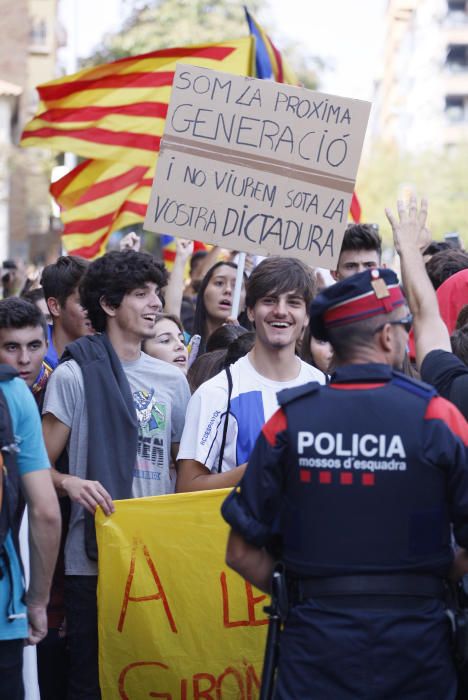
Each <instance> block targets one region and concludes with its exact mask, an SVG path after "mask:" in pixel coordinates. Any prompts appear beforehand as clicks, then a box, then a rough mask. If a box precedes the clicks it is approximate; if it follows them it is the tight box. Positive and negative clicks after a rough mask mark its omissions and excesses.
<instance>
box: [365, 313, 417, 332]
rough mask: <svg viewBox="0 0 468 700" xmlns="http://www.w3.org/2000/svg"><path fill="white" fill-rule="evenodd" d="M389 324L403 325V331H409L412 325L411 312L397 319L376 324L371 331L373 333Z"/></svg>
mask: <svg viewBox="0 0 468 700" xmlns="http://www.w3.org/2000/svg"><path fill="white" fill-rule="evenodd" d="M387 324H388V325H389V326H403V328H404V329H405V331H406V332H407V333H409V332H410V330H411V327H412V325H413V314H408V315H407V316H403V318H399V319H398V320H397V321H387V322H386V323H382V325H381V326H377V328H375V330H374V331H373V332H374V333H378V332H379V331H381V330H382V328H384V327H385V326H386V325H387Z"/></svg>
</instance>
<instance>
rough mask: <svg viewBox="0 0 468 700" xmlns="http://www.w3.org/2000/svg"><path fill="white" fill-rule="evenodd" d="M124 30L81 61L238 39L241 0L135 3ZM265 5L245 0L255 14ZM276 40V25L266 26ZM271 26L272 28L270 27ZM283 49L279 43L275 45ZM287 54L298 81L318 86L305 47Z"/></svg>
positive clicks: (242, 23) (242, 22)
mask: <svg viewBox="0 0 468 700" xmlns="http://www.w3.org/2000/svg"><path fill="white" fill-rule="evenodd" d="M130 2H131V6H132V8H133V10H132V12H131V14H130V16H129V18H128V19H127V20H126V21H125V23H124V25H123V27H122V29H121V30H120V31H119V32H118V33H116V34H108V35H106V36H105V37H104V40H103V42H102V45H101V46H100V47H99V49H97V50H96V51H95V52H94V53H93V54H92V55H91V56H90V57H89V58H87V59H85V61H84V62H83V65H85V66H89V65H97V64H99V63H108V62H109V61H115V60H116V59H119V58H123V57H125V56H130V55H133V56H135V55H138V54H140V53H145V52H147V51H157V50H158V49H164V48H169V47H172V46H188V45H191V44H204V43H215V42H221V41H228V40H230V39H238V38H240V37H243V36H246V35H247V34H248V27H247V22H246V19H245V14H244V9H243V5H242V3H241V2H240V0H153V1H152V2H146V3H138V2H135V0H133V1H132V0H130ZM265 6H266V3H265V0H249V2H248V7H249V11H250V12H251V13H252V14H253V15H257V14H258V12H259V11H260V10H261V9H262V8H264V7H265ZM267 30H268V31H269V32H271V35H272V36H273V41H274V28H273V30H272V28H271V27H267ZM271 30H272V31H271ZM279 48H283V47H279ZM284 53H285V56H286V57H287V58H288V60H289V61H290V63H291V67H292V68H293V69H294V70H295V71H296V73H297V76H298V78H299V80H300V81H301V83H303V84H304V85H305V86H306V87H308V88H315V87H316V85H317V70H319V68H320V62H319V60H318V59H317V58H315V57H313V56H311V55H310V54H308V53H307V52H306V51H305V50H304V49H303V47H297V46H287V47H286V49H285V51H284Z"/></svg>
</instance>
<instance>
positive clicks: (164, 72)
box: [21, 37, 253, 259]
mask: <svg viewBox="0 0 468 700" xmlns="http://www.w3.org/2000/svg"><path fill="white" fill-rule="evenodd" d="M252 51H253V40H252V38H251V37H245V38H243V39H236V40H233V41H228V42H223V43H219V44H208V45H204V46H189V47H181V48H173V49H166V50H162V51H155V52H151V53H147V54H142V55H140V56H133V57H129V58H123V59H120V60H119V61H114V62H112V63H108V64H105V65H102V66H97V67H93V68H86V69H84V70H82V71H79V72H78V73H75V74H73V75H70V76H66V77H64V78H60V79H58V80H54V81H51V82H49V83H45V84H44V85H40V86H39V87H38V92H39V96H40V99H41V104H40V108H39V111H38V113H37V115H36V116H35V117H34V119H33V120H32V121H30V122H29V123H28V124H27V125H26V127H25V129H24V132H23V135H22V139H21V145H23V146H40V147H42V148H44V147H45V148H50V149H52V150H58V151H69V152H71V153H75V154H76V155H78V156H81V157H83V158H86V160H85V161H84V162H83V163H81V164H80V165H79V166H77V167H76V168H74V170H72V171H71V172H70V173H68V174H67V175H65V176H64V177H63V178H61V179H60V180H59V181H57V182H55V183H54V184H53V185H52V186H51V193H52V195H53V196H54V197H55V199H56V200H57V202H58V204H59V205H60V207H61V209H62V221H63V224H64V231H63V236H62V241H63V244H64V246H65V248H66V249H67V251H68V252H69V253H73V254H75V255H81V256H83V257H86V258H90V259H92V258H95V257H99V255H102V253H103V252H104V251H105V248H106V244H107V240H108V238H109V236H110V234H111V233H112V231H115V230H118V229H119V228H122V227H123V226H127V225H132V224H135V223H138V222H141V221H143V220H144V216H145V212H146V206H147V203H148V200H149V195H150V190H151V185H152V181H153V176H154V170H155V165H156V159H157V154H158V151H159V143H160V139H161V136H162V133H163V130H164V120H165V117H166V114H167V107H168V103H169V99H170V93H171V87H172V80H173V77H174V71H175V64H176V63H177V62H178V61H183V62H185V63H190V64H193V65H198V66H202V67H206V68H212V69H214V70H221V71H226V72H228V73H234V74H237V75H250V72H251V65H252Z"/></svg>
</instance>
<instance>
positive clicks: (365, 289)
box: [310, 268, 406, 340]
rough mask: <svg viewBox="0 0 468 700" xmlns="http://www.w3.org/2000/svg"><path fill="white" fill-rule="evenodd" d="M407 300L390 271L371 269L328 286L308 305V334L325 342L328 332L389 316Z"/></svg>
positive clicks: (394, 275)
mask: <svg viewBox="0 0 468 700" xmlns="http://www.w3.org/2000/svg"><path fill="white" fill-rule="evenodd" d="M405 303H406V300H405V297H404V295H403V292H402V290H401V287H400V283H399V280H398V277H397V276H396V274H395V273H394V272H393V270H386V269H378V268H373V269H372V270H364V272H359V273H358V274H357V275H352V277H347V278H346V279H344V280H342V281H341V282H337V283H336V284H333V285H332V286H331V287H327V289H324V290H323V291H322V292H321V293H320V294H318V295H317V296H316V297H315V299H314V300H313V302H312V304H311V305H310V332H311V335H313V336H314V338H317V339H318V340H328V334H327V330H328V329H329V328H337V327H339V326H345V325H349V324H351V323H356V321H363V320H364V319H367V318H371V317H372V316H377V315H379V314H389V313H391V312H392V311H394V310H395V309H396V308H398V307H399V306H401V305H402V304H405Z"/></svg>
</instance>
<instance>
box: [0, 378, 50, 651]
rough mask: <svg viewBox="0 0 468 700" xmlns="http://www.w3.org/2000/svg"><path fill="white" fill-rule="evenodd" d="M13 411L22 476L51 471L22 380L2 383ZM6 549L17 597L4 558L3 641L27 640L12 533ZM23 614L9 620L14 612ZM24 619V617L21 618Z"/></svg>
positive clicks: (0, 592) (0, 590)
mask: <svg viewBox="0 0 468 700" xmlns="http://www.w3.org/2000/svg"><path fill="white" fill-rule="evenodd" d="M0 389H1V390H2V391H3V393H4V395H5V398H6V400H7V403H8V407H9V409H10V415H11V421H12V425H13V433H14V435H15V438H16V441H17V443H18V449H19V452H18V454H17V464H18V470H19V473H20V475H21V476H23V475H24V474H28V473H29V472H33V471H39V470H41V469H48V468H49V458H48V456H47V452H46V448H45V445H44V440H43V438H42V430H41V420H40V416H39V412H38V410H37V406H36V403H35V401H34V398H33V396H32V394H31V392H30V391H29V389H28V387H27V385H26V383H25V382H24V381H23V380H22V379H19V378H15V379H12V380H10V381H6V382H0ZM5 549H6V551H7V553H8V555H9V558H10V571H11V579H12V582H13V596H12V595H11V583H10V574H9V573H8V571H7V570H6V567H5V562H4V560H3V558H0V569H1V573H2V578H1V580H0V640H5V639H23V638H24V637H27V633H28V622H27V617H26V606H25V605H24V603H23V601H22V598H23V595H24V583H23V577H22V573H21V567H20V564H19V561H18V556H17V554H16V551H15V548H14V545H13V540H12V537H11V533H9V534H8V535H7V538H6V540H5ZM12 612H13V613H14V614H15V615H20V617H15V618H13V619H11V620H9V618H8V616H9V614H11V613H12ZM21 616H24V617H21Z"/></svg>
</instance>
